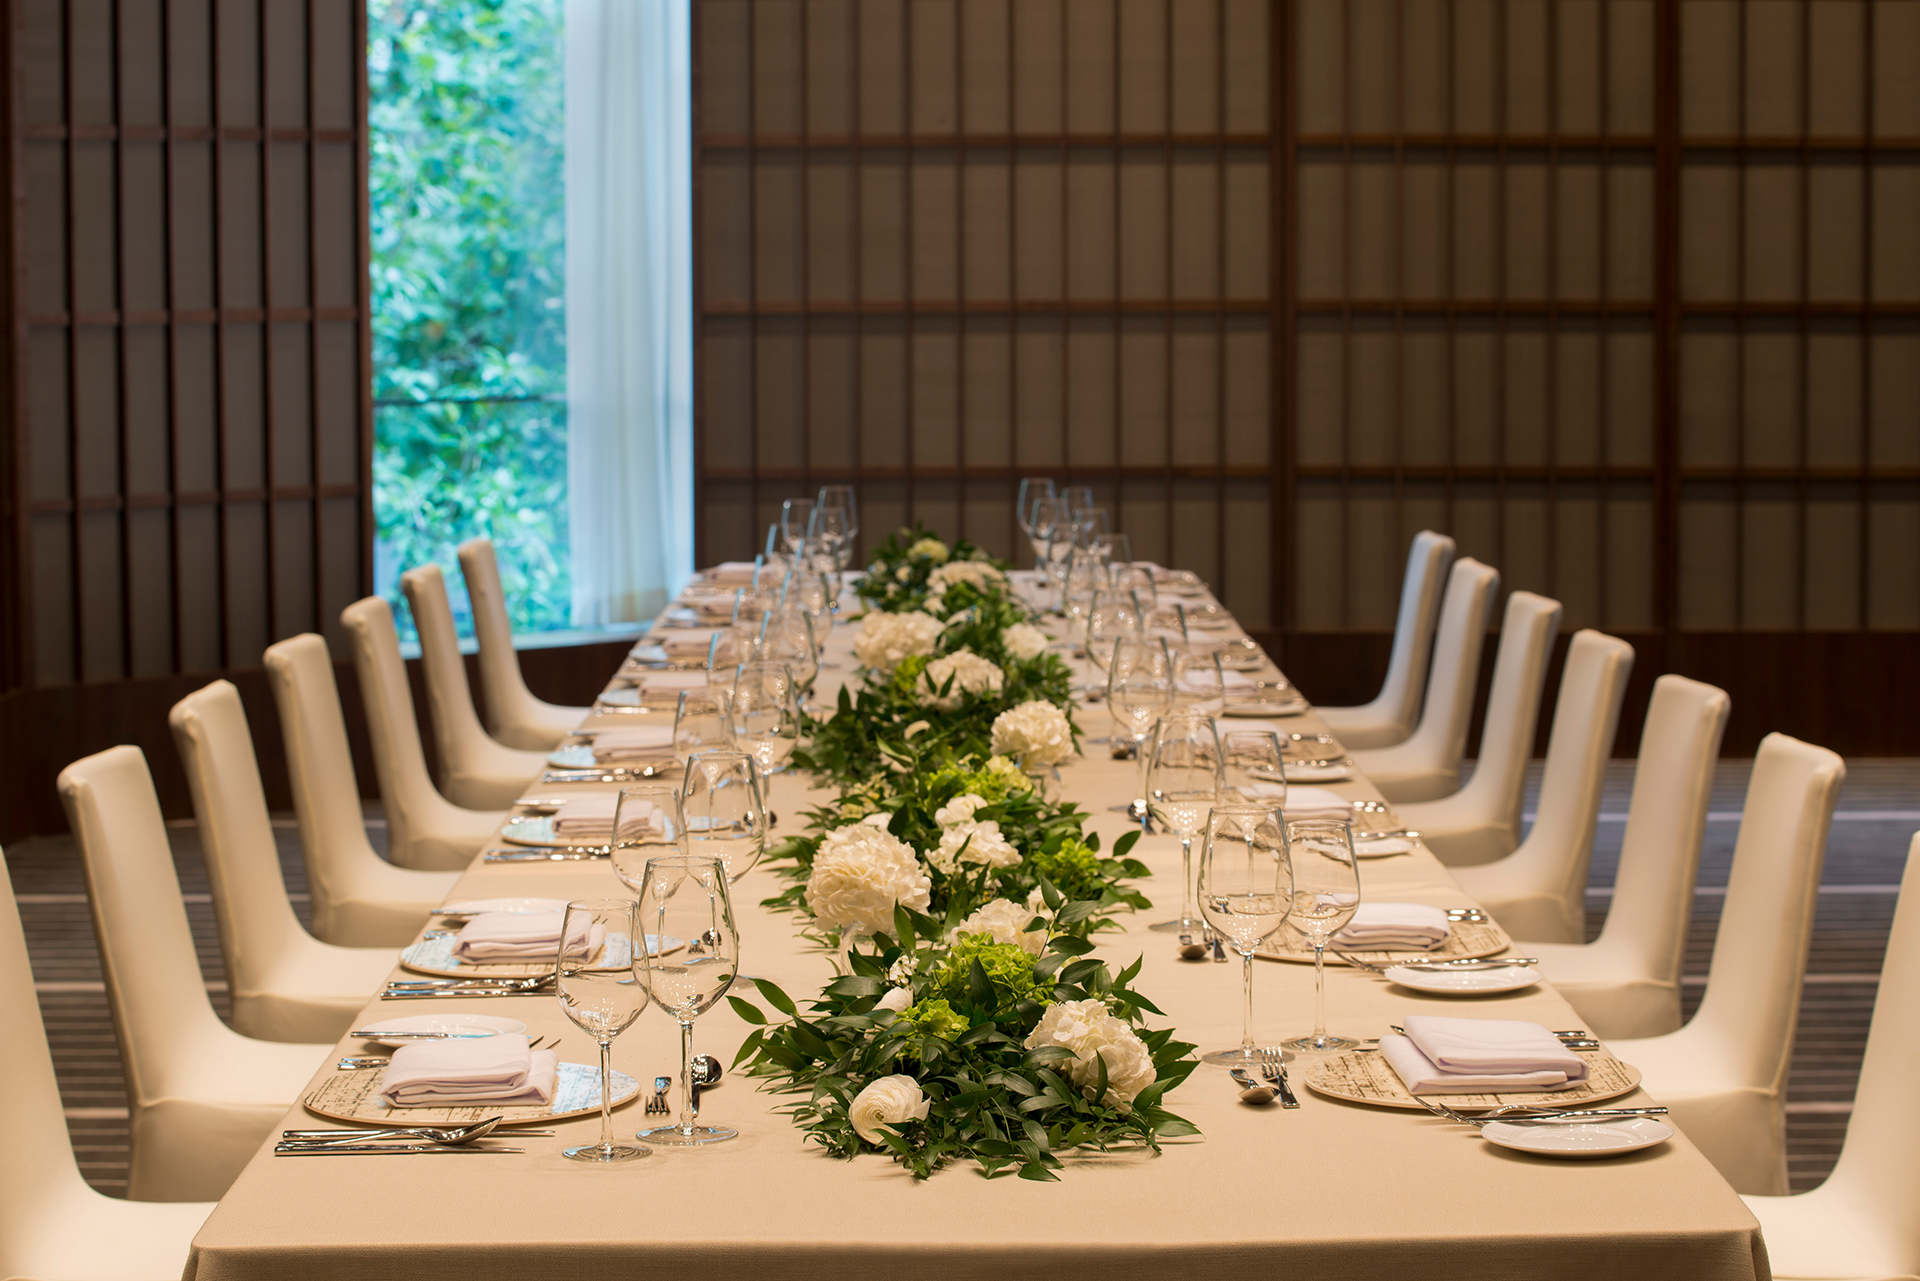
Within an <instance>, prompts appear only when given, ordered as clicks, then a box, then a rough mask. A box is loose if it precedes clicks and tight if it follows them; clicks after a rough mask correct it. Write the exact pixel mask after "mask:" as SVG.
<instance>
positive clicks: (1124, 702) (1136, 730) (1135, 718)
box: [1107, 636, 1173, 812]
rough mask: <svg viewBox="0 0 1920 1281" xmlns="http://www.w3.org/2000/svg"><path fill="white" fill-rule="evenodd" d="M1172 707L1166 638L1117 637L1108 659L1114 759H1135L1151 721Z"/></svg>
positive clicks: (1170, 664)
mask: <svg viewBox="0 0 1920 1281" xmlns="http://www.w3.org/2000/svg"><path fill="white" fill-rule="evenodd" d="M1172 707H1173V659H1172V658H1171V657H1170V656H1169V655H1168V653H1167V642H1166V641H1165V640H1163V639H1161V638H1160V637H1158V636H1122V637H1120V638H1119V639H1118V640H1116V641H1115V642H1114V643H1113V654H1112V656H1111V657H1110V658H1109V659H1108V660H1107V711H1108V712H1109V713H1110V714H1111V715H1112V717H1113V738H1112V740H1111V741H1112V743H1113V755H1114V757H1115V759H1129V758H1134V759H1137V758H1138V757H1139V756H1140V746H1141V744H1143V743H1145V742H1146V741H1147V739H1148V738H1150V737H1152V735H1153V726H1154V723H1155V722H1156V721H1158V720H1159V719H1160V718H1161V717H1162V716H1165V715H1166V714H1167V712H1168V711H1169V710H1170V709H1171V708H1172ZM1123 738H1124V739H1125V741H1126V744H1127V746H1126V747H1125V748H1123V747H1122V745H1121V741H1122V739H1123ZM1144 805H1145V802H1144V800H1136V801H1135V806H1139V807H1143V808H1144ZM1132 810H1133V807H1128V811H1129V812H1132Z"/></svg>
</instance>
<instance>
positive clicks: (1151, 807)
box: [1142, 707, 1224, 934]
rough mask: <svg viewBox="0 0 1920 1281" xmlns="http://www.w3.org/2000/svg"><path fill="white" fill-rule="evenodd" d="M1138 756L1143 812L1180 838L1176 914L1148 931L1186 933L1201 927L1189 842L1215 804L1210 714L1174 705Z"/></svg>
mask: <svg viewBox="0 0 1920 1281" xmlns="http://www.w3.org/2000/svg"><path fill="white" fill-rule="evenodd" d="M1142 755H1143V756H1144V757H1145V758H1146V759H1145V763H1144V767H1143V771H1144V778H1145V782H1144V785H1143V787H1142V792H1143V793H1144V795H1145V796H1146V799H1147V811H1148V813H1149V814H1151V815H1152V817H1153V821H1155V822H1157V823H1159V824H1160V826H1161V827H1163V828H1165V829H1166V830H1167V831H1169V832H1172V833H1173V834H1174V835H1175V836H1177V837H1179V838H1180V916H1179V918H1178V919H1177V920H1172V921H1161V922H1160V923H1158V924H1157V925H1152V926H1149V927H1148V928H1149V929H1155V930H1160V931H1162V932H1165V933H1176V932H1177V933H1180V934H1191V933H1193V932H1194V931H1195V930H1197V929H1199V928H1200V925H1201V921H1200V918H1199V917H1198V916H1197V915H1196V914H1195V912H1194V908H1193V838H1194V837H1195V836H1198V835H1199V834H1200V833H1201V832H1202V831H1203V830H1205V828H1206V825H1207V811H1208V810H1211V809H1212V808H1213V807H1214V806H1215V805H1218V804H1219V803H1220V792H1221V790H1222V787H1223V786H1224V783H1223V776H1222V762H1221V759H1220V736H1219V735H1218V734H1217V733H1216V732H1215V731H1214V727H1213V718H1212V717H1211V716H1208V715H1206V714H1205V713H1204V712H1196V711H1194V710H1192V709H1191V708H1184V707H1176V708H1174V709H1173V710H1172V711H1170V712H1168V713H1167V714H1166V715H1165V716H1162V717H1161V718H1160V720H1159V721H1158V723H1156V724H1155V726H1154V729H1153V737H1152V738H1150V739H1149V740H1148V741H1147V745H1146V747H1145V748H1144V749H1143V752H1142Z"/></svg>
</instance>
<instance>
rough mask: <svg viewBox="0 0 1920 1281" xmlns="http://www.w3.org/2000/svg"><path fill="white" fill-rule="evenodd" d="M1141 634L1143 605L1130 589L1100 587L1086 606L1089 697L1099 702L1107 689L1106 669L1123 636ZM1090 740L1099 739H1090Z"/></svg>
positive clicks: (1086, 692) (1086, 694)
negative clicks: (1140, 605)
mask: <svg viewBox="0 0 1920 1281" xmlns="http://www.w3.org/2000/svg"><path fill="white" fill-rule="evenodd" d="M1139 634H1140V607H1139V606H1138V605H1137V604H1135V602H1134V599H1133V594H1132V593H1131V592H1122V591H1115V590H1114V589H1113V588H1112V587H1098V588H1096V589H1095V590H1094V593H1093V599H1092V601H1091V602H1090V603H1089V604H1088V606H1087V661H1088V663H1089V664H1090V665H1091V670H1089V671H1088V673H1087V686H1086V689H1085V690H1084V691H1083V692H1084V694H1085V696H1086V700H1087V701H1088V702H1089V703H1091V702H1095V701H1097V700H1098V699H1099V698H1100V697H1101V695H1103V694H1105V693H1106V692H1107V671H1108V667H1109V665H1110V664H1111V663H1112V662H1113V647H1114V645H1115V644H1116V643H1117V642H1119V641H1121V640H1124V639H1128V638H1131V637H1135V636H1138V635H1139ZM1087 741H1089V742H1100V741H1101V740H1099V739H1089V740H1087Z"/></svg>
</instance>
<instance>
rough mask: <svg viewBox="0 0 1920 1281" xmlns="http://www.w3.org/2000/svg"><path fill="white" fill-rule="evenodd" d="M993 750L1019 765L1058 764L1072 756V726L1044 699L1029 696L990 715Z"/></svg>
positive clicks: (1057, 709) (1061, 713)
mask: <svg viewBox="0 0 1920 1281" xmlns="http://www.w3.org/2000/svg"><path fill="white" fill-rule="evenodd" d="M993 754H994V755H995V756H1012V757H1017V758H1018V759H1019V761H1020V763H1021V764H1022V765H1025V766H1029V767H1031V766H1034V765H1058V764H1060V763H1061V762H1062V761H1065V760H1068V759H1070V758H1071V757H1072V756H1073V726H1072V725H1070V724H1068V722H1067V714H1066V713H1065V712H1063V711H1061V710H1060V709H1059V708H1057V707H1055V706H1054V705H1053V704H1052V703H1049V702H1047V701H1046V700H1045V699H1041V698H1035V699H1029V700H1028V701H1027V702H1024V703H1022V704H1020V706H1018V707H1014V708H1010V709H1008V710H1007V711H1004V712H1002V713H1000V715H998V716H996V717H994V719H993Z"/></svg>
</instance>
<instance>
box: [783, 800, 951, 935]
mask: <svg viewBox="0 0 1920 1281" xmlns="http://www.w3.org/2000/svg"><path fill="white" fill-rule="evenodd" d="M932 891H933V882H932V881H931V880H929V879H928V877H927V875H926V872H925V870H924V869H923V868H922V867H921V866H920V858H919V856H918V855H916V854H915V853H914V852H913V849H912V847H910V846H909V845H907V844H906V842H904V841H902V840H900V839H899V838H898V837H895V836H893V835H891V834H890V833H888V832H887V831H886V830H884V829H883V828H879V827H874V826H870V825H869V824H867V823H864V822H862V823H855V824H853V825H852V826H850V827H840V828H835V829H834V830H833V831H831V832H828V833H827V834H826V836H825V837H823V838H822V839H821V841H820V849H819V851H818V852H817V853H815V854H814V856H813V871H812V873H811V874H809V875H808V877H807V906H808V907H809V908H811V909H812V911H813V916H814V919H815V920H817V921H819V922H820V924H822V925H824V926H826V927H827V928H828V929H851V930H853V931H855V932H856V933H860V934H885V933H889V932H891V931H892V929H893V909H894V905H895V904H899V903H904V904H906V905H907V906H908V907H910V908H913V909H914V910H915V911H917V912H924V911H926V910H927V900H928V898H929V896H930V895H931V893H932Z"/></svg>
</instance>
